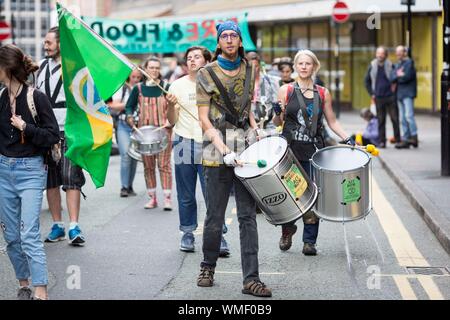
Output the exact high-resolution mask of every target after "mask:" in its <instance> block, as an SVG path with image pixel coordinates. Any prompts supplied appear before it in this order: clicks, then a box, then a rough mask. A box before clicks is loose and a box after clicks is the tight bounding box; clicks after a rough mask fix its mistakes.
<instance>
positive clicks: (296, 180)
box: [283, 164, 308, 198]
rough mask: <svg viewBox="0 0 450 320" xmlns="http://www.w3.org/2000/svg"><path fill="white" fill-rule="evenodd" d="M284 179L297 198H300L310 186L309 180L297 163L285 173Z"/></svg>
mask: <svg viewBox="0 0 450 320" xmlns="http://www.w3.org/2000/svg"><path fill="white" fill-rule="evenodd" d="M283 180H284V183H285V185H286V186H287V188H288V189H289V191H290V192H291V194H292V195H293V196H294V197H295V198H300V197H301V196H302V195H303V194H304V193H305V191H306V189H307V188H308V182H307V181H306V179H305V178H304V177H303V175H302V172H301V171H300V169H299V168H298V167H297V166H296V165H295V164H293V165H292V167H291V169H289V171H288V172H287V173H286V174H285V175H284V178H283Z"/></svg>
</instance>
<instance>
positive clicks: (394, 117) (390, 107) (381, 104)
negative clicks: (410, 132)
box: [375, 96, 401, 143]
mask: <svg viewBox="0 0 450 320" xmlns="http://www.w3.org/2000/svg"><path fill="white" fill-rule="evenodd" d="M375 104H376V105H377V118H378V132H379V135H380V142H381V143H386V113H389V116H390V117H391V121H392V127H393V129H394V137H395V141H397V142H400V140H401V138H400V125H399V120H398V119H399V117H398V107H397V99H396V98H395V96H391V97H384V98H376V99H375Z"/></svg>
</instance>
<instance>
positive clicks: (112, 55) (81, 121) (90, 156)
mask: <svg viewBox="0 0 450 320" xmlns="http://www.w3.org/2000/svg"><path fill="white" fill-rule="evenodd" d="M57 8H58V17H59V31H60V40H61V65H62V73H63V79H64V92H65V94H66V104H67V118H66V125H65V135H66V139H67V144H68V150H67V152H66V154H65V155H66V157H67V158H69V159H70V160H72V162H74V163H75V164H77V165H78V166H80V167H82V168H83V169H85V170H86V171H87V172H89V174H90V175H91V178H92V181H93V182H94V184H95V186H96V187H97V188H100V187H103V185H104V184H105V178H106V172H107V169H108V163H109V155H110V153H111V145H112V134H113V122H112V117H111V115H110V113H109V110H108V107H107V106H106V104H105V102H104V101H105V100H107V99H108V98H110V97H111V96H112V95H113V94H114V93H115V92H116V91H117V90H118V89H119V88H120V87H121V86H122V85H123V84H124V82H125V81H126V79H127V78H128V76H129V75H130V73H131V71H132V70H133V69H134V68H135V67H134V65H133V64H131V63H130V62H129V61H128V59H127V58H126V57H124V56H123V55H122V54H121V53H119V52H118V51H117V50H115V49H114V48H113V47H112V46H111V45H109V44H108V43H107V42H106V41H105V40H103V39H102V38H101V37H100V36H99V35H98V34H96V33H95V32H94V31H93V30H92V29H90V28H89V27H88V26H87V25H86V24H85V23H84V22H83V21H81V20H80V19H78V18H76V17H74V16H73V15H72V14H71V13H70V12H68V11H67V10H66V9H65V8H63V7H62V6H61V5H60V4H57Z"/></svg>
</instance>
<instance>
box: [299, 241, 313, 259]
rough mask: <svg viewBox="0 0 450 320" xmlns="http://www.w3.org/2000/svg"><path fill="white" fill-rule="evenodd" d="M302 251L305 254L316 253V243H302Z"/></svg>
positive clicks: (311, 254)
mask: <svg viewBox="0 0 450 320" xmlns="http://www.w3.org/2000/svg"><path fill="white" fill-rule="evenodd" d="M302 253H303V254H304V255H305V256H315V255H317V250H316V245H315V244H313V243H306V242H305V244H304V245H303V251H302Z"/></svg>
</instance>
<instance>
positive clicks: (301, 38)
mask: <svg viewBox="0 0 450 320" xmlns="http://www.w3.org/2000/svg"><path fill="white" fill-rule="evenodd" d="M291 42H292V46H293V47H294V48H296V51H297V50H300V49H307V48H309V41H308V25H307V24H306V23H302V24H294V25H292V36H291ZM294 54H295V52H294Z"/></svg>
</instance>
